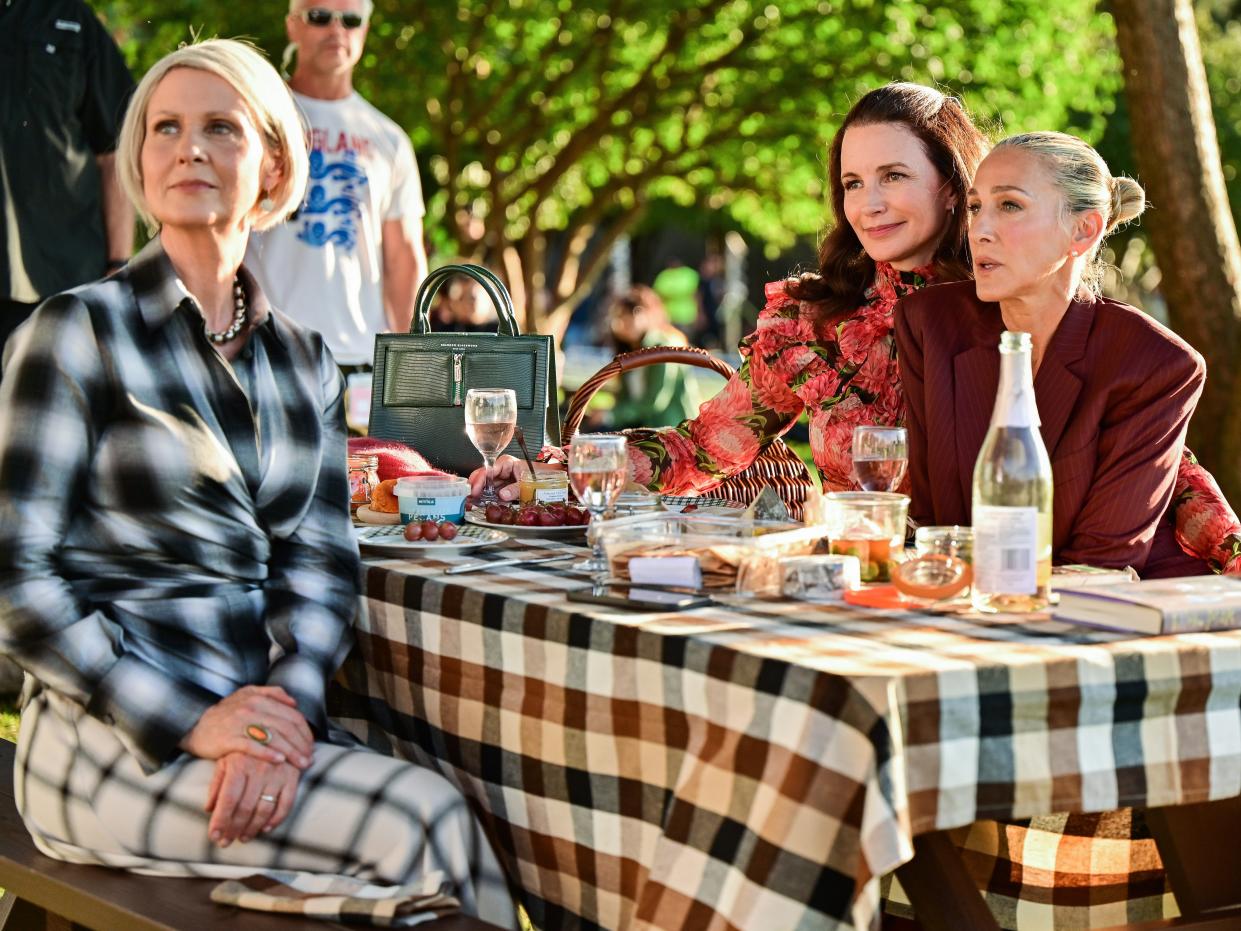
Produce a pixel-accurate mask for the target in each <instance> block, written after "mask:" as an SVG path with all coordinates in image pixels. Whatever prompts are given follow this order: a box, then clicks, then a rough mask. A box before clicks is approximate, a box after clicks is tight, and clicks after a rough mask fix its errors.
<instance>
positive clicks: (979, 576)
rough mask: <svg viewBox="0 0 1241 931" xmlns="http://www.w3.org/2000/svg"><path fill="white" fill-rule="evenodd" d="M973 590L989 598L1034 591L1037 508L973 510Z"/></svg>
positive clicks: (983, 507)
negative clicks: (987, 595)
mask: <svg viewBox="0 0 1241 931" xmlns="http://www.w3.org/2000/svg"><path fill="white" fill-rule="evenodd" d="M973 520H974V588H975V590H976V591H979V592H983V593H985V594H989V595H1033V594H1035V593H1036V592H1037V591H1038V579H1037V568H1038V508H1013V507H990V506H985V505H984V506H976V507H975V508H974V518H973Z"/></svg>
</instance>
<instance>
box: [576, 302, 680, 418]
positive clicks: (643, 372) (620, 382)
mask: <svg viewBox="0 0 1241 931" xmlns="http://www.w3.org/2000/svg"><path fill="white" fill-rule="evenodd" d="M605 326H606V327H607V333H606V335H605V337H604V343H605V345H607V346H608V348H609V349H611V350H612V353H613V354H614V355H619V354H620V353H622V352H633V351H634V350H635V349H643V348H646V347H650V346H687V345H689V341H688V340H687V339H686V338H685V334H684V333H682V332H681V331H680V330H678V329H677V328H676V327H674V326H673V325H672V324H671V323H669V322H668V311H667V310H666V309H665V308H664V303H663V301H661V300H660V299H659V295H658V294H656V293H655V291H654V290H653V289H651V288H648V287H647V286H646V285H634V286H633V287H631V288H630V289H629V290H628V291H626V292H624V293H623V294H619V295H617V296H616V297H615V298H614V299H613V300H612V303H611V305H610V306H609V307H608V312H607V317H606V319H605ZM692 372H693V369H692V368H691V367H690V366H687V365H648V366H645V367H643V368H640V369H635V370H633V371H632V372H626V373H624V374H623V375H622V376H621V377H620V378H618V379H616V380H615V381H614V382H612V385H611V386H610V387H611V388H612V391H613V396H614V397H615V404H614V405H613V407H612V409H611V410H610V411H596V412H594V416H593V417H592V418H591V422H592V423H593V424H594V427H593V428H594V429H597V428H600V427H603V426H608V427H610V428H613V429H620V428H623V427H636V426H643V425H645V426H657V427H662V426H671V425H672V424H678V423H680V422H681V421H682V420H685V419H686V418H688V417H693V416H694V415H695V414H696V413H698V405H699V404H700V403H701V400H702V399H701V396H700V393H699V391H698V384H697V382H696V381H695V380H694V378H693V375H692Z"/></svg>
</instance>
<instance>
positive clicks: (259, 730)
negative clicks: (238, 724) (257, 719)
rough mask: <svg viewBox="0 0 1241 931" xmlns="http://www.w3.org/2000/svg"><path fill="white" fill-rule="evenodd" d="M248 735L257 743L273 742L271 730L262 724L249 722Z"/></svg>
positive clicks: (247, 726)
mask: <svg viewBox="0 0 1241 931" xmlns="http://www.w3.org/2000/svg"><path fill="white" fill-rule="evenodd" d="M246 736H247V737H249V738H250V739H251V740H253V741H255V742H256V743H261V744H269V743H271V731H269V730H268V729H267V728H265V727H264V726H263V725H262V724H247V725H246Z"/></svg>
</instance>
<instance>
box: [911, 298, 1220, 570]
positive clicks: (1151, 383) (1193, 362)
mask: <svg viewBox="0 0 1241 931" xmlns="http://www.w3.org/2000/svg"><path fill="white" fill-rule="evenodd" d="M895 314H896V342H897V347H898V350H897V355H898V358H899V359H900V367H901V379H902V381H903V384H904V388H905V403H906V405H907V415H906V426H907V427H908V430H909V468H910V479H911V482H912V497H913V500H912V502H911V506H910V512H911V515H912V516H913V517H914V519H915V520H917V521H919V522H920V523H935V524H967V523H969V518H970V498H971V485H972V481H973V473H974V461H975V460H976V459H977V457H978V450H979V449H980V448H981V447H982V441H983V438H984V437H985V436H986V433H987V426H988V424H989V423H990V420H991V410H992V407H993V406H994V404H995V394H996V390H997V387H998V385H999V377H1000V353H999V344H1000V333H1002V332H1003V330H1004V323H1003V320H1002V319H1001V317H1000V308H999V305H998V304H992V303H987V302H984V301H980V300H979V299H978V297H977V295H976V293H975V291H974V283H973V282H972V281H961V282H956V283H953V284H945V285H936V286H932V287H928V288H923V289H922V290H921V291H919V292H917V293H915V294H911V295H909V296H907V297H905V298H903V299H902V300H901V301H900V303H898V304H897V305H896V312H895ZM1205 378H1206V368H1205V365H1204V363H1203V361H1202V357H1201V356H1200V355H1198V353H1197V352H1195V351H1194V350H1193V349H1192V348H1190V346H1189V345H1188V344H1187V343H1185V342H1184V341H1183V340H1181V338H1180V337H1178V336H1177V335H1176V334H1174V333H1173V332H1172V331H1170V330H1168V329H1167V328H1166V327H1163V326H1160V325H1159V324H1158V323H1156V322H1155V321H1154V320H1152V319H1150V318H1149V317H1147V316H1146V315H1145V314H1143V313H1141V312H1140V311H1138V310H1135V309H1134V308H1132V307H1129V306H1128V305H1126V304H1121V303H1119V302H1117V301H1112V300H1108V299H1100V300H1097V301H1093V302H1082V301H1074V302H1073V303H1072V304H1071V305H1069V309H1068V311H1067V312H1066V313H1065V315H1064V318H1063V319H1062V320H1061V321H1060V326H1059V327H1057V329H1056V332H1055V334H1054V335H1053V337H1052V339H1051V343H1050V345H1049V346H1048V347H1047V350H1046V353H1045V355H1044V357H1043V361H1042V363H1041V364H1040V366H1039V370H1038V373H1037V374H1036V376H1035V379H1034V394H1035V398H1036V400H1037V402H1038V410H1039V416H1040V419H1041V420H1042V434H1043V442H1044V443H1045V444H1046V445H1047V452H1048V454H1049V455H1050V456H1051V466H1052V476H1053V480H1054V482H1055V492H1054V499H1053V529H1052V548H1053V552H1054V556H1055V560H1056V562H1060V563H1088V564H1090V565H1095V566H1107V567H1122V566H1126V565H1130V566H1133V567H1134V568H1135V569H1137V570H1138V571H1139V572H1144V571H1145V570H1147V569H1151V570H1155V568H1156V567H1155V563H1159V564H1160V567H1161V568H1159V569H1158V571H1157V572H1155V574H1161V575H1162V574H1190V573H1193V572H1195V571H1200V564H1199V563H1198V562H1197V561H1195V560H1185V561H1184V562H1185V565H1183V566H1181V567H1179V568H1178V569H1174V570H1173V571H1169V566H1168V565H1166V561H1167V560H1172V561H1173V562H1175V561H1176V559H1177V554H1179V553H1180V548H1179V547H1178V546H1177V544H1176V540H1175V537H1174V535H1173V527H1172V525H1171V523H1170V522H1169V521H1167V520H1161V518H1162V517H1163V515H1164V512H1165V511H1166V510H1167V508H1168V505H1169V503H1170V502H1171V499H1172V490H1173V483H1174V482H1175V480H1176V472H1177V466H1178V463H1179V460H1180V456H1181V449H1182V447H1183V445H1184V441H1185V429H1186V427H1187V426H1188V424H1189V417H1190V415H1191V414H1192V413H1193V411H1194V406H1195V405H1196V404H1197V403H1198V396H1199V395H1200V394H1201V393H1202V385H1203V382H1204V381H1205ZM1157 536H1158V537H1159V539H1158V540H1157V539H1156V537H1157ZM1148 563H1149V565H1148Z"/></svg>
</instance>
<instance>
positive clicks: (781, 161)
mask: <svg viewBox="0 0 1241 931" xmlns="http://www.w3.org/2000/svg"><path fill="white" fill-rule="evenodd" d="M97 6H98V7H99V9H100V10H101V12H102V13H103V15H104V16H105V17H106V18H107V19H108V20H109V22H110V23H111V24H113V25H114V26H115V27H116V28H117V29H118V30H119V32H120V34H121V38H122V41H123V43H124V48H125V50H126V52H127V54H128V55H129V56H130V60H131V61H132V62H133V64H134V66H135V70H136V71H140V70H142V69H143V68H145V67H146V66H147V65H148V64H149V63H150V62H151V61H153V60H154V59H156V58H158V57H159V56H160V55H161V54H163V53H164V52H166V51H167V50H168V49H170V48H172V47H174V46H175V45H176V44H177V43H178V42H179V41H183V40H184V39H185V38H187V37H188V35H189V32H190V28H191V27H193V28H195V29H197V30H199V31H200V32H201V33H202V34H206V35H228V36H235V35H245V36H250V37H252V38H254V39H255V40H256V41H257V42H258V43H259V44H260V45H261V46H262V47H264V48H265V49H266V50H267V51H268V52H269V53H270V54H271V55H272V57H273V59H274V60H279V57H280V54H279V53H280V51H281V49H282V48H283V46H284V37H283V26H282V23H281V21H280V18H279V13H282V12H283V7H278V8H276V9H275V10H273V9H271V5H268V6H267V7H266V8H264V9H261V10H260V9H257V8H256V7H255V5H244V4H243V5H236V6H234V7H232V8H225V7H224V6H223V5H221V4H219V3H210V4H209V3H207V2H205V0H158V2H157V0H100V2H99V3H98V4H97ZM356 77H357V85H358V89H359V90H360V91H361V92H362V93H363V94H364V95H365V96H367V97H368V98H369V99H370V100H371V101H372V102H374V103H375V104H376V105H377V106H378V107H379V108H380V109H381V110H383V111H384V112H386V113H388V114H389V115H391V116H392V117H393V118H394V119H396V120H397V121H398V122H399V123H400V124H401V125H402V126H404V127H406V128H407V129H408V130H409V132H410V134H411V137H412V138H413V141H414V145H415V148H416V150H417V151H418V153H419V162H420V164H421V165H422V167H423V176H424V184H425V186H426V189H427V194H428V205H429V215H428V218H427V229H428V231H429V234H430V236H431V238H432V241H433V244H434V245H435V246H436V247H437V249H438V250H440V251H444V252H451V253H455V254H458V255H461V256H463V257H466V258H470V259H473V260H477V261H485V262H487V263H488V264H491V265H492V266H494V267H496V268H497V269H498V270H499V271H500V272H501V273H502V274H504V275H505V277H506V278H507V280H508V281H509V283H510V286H511V288H512V290H513V292H514V299H515V300H516V302H517V303H518V305H519V307H520V308H523V309H524V312H525V314H526V321H527V325H530V324H537V325H538V327H539V329H541V330H543V331H544V332H554V333H559V332H560V331H561V330H562V329H563V326H564V324H565V323H566V322H567V316H568V312H569V310H570V309H571V307H572V306H573V304H574V303H575V302H576V301H577V299H578V298H579V297H580V296H581V295H582V294H583V293H585V291H586V290H587V289H588V288H589V287H590V285H591V283H592V282H593V280H594V279H595V278H596V276H597V275H598V273H599V272H600V271H601V270H602V269H603V267H604V266H605V264H606V260H607V256H608V252H609V249H610V246H611V245H612V243H613V242H614V241H615V240H616V238H617V237H618V236H620V235H622V234H623V233H625V232H626V231H628V230H630V229H632V228H633V227H634V225H635V224H636V223H637V222H638V221H639V220H640V219H641V217H642V215H643V213H644V211H645V210H646V209H647V207H648V205H649V204H650V203H652V202H653V201H655V200H657V199H667V200H669V201H672V202H675V203H677V204H681V205H687V206H688V205H696V206H698V207H700V208H702V209H706V210H713V211H720V212H722V213H725V214H726V215H727V216H728V217H729V218H730V221H731V222H732V223H734V224H736V225H737V226H738V227H739V228H741V229H744V230H745V231H747V232H749V233H752V234H754V235H757V236H759V237H761V238H763V239H764V240H766V241H768V242H770V243H772V244H774V245H776V246H781V245H787V244H788V243H790V242H791V241H792V240H793V239H794V238H795V237H797V236H799V235H808V234H813V233H815V232H817V231H818V230H819V229H820V227H821V226H822V224H823V221H824V216H825V213H826V211H825V207H824V204H825V185H824V180H823V170H824V163H825V148H826V144H827V141H828V139H830V137H831V134H832V132H833V130H834V128H835V126H836V125H837V124H838V122H839V118H840V116H841V115H842V114H843V112H844V111H845V110H847V109H848V107H849V105H850V103H851V102H852V101H853V100H855V99H856V98H857V97H858V96H859V95H860V94H861V93H863V92H865V91H866V90H868V89H870V88H872V87H874V86H876V85H878V84H880V83H882V82H884V81H886V80H890V79H894V78H900V79H906V80H914V81H923V82H930V83H939V84H940V85H942V86H943V87H945V88H946V89H951V90H954V91H957V92H960V93H962V94H963V96H964V97H965V99H966V102H967V104H969V105H970V106H971V107H972V108H973V109H974V110H975V111H976V112H979V113H982V114H986V115H988V116H990V117H992V118H993V119H995V121H996V123H997V125H1002V127H1003V129H1004V130H1005V131H1012V130H1017V129H1022V128H1032V127H1045V126H1057V127H1066V126H1067V127H1070V128H1074V129H1077V130H1078V131H1080V132H1083V133H1085V134H1086V135H1088V136H1091V137H1092V138H1093V137H1095V136H1097V135H1098V134H1099V133H1100V132H1101V130H1102V127H1103V123H1104V117H1105V115H1106V113H1107V112H1108V110H1109V109H1110V108H1111V106H1112V103H1113V100H1114V97H1115V92H1116V89H1117V87H1118V65H1117V59H1116V55H1115V51H1114V44H1113V39H1112V35H1111V31H1110V20H1108V18H1107V17H1106V16H1103V15H1101V14H1098V13H1096V12H1095V11H1094V10H1093V9H1092V8H1091V6H1090V5H1089V4H1083V3H1082V2H1080V0H949V2H943V3H937V4H929V3H922V2H914V0H889V2H877V0H848V2H845V0H781V2H780V3H775V2H768V3H763V2H754V0H660V2H655V0H455V2H451V0H440V2H435V3H427V2H413V0H376V4H375V15H374V19H373V23H372V27H371V35H370V38H369V40H368V44H367V53H366V56H365V58H364V59H363V62H362V64H361V66H360V69H359V72H358V74H357V76H356Z"/></svg>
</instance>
